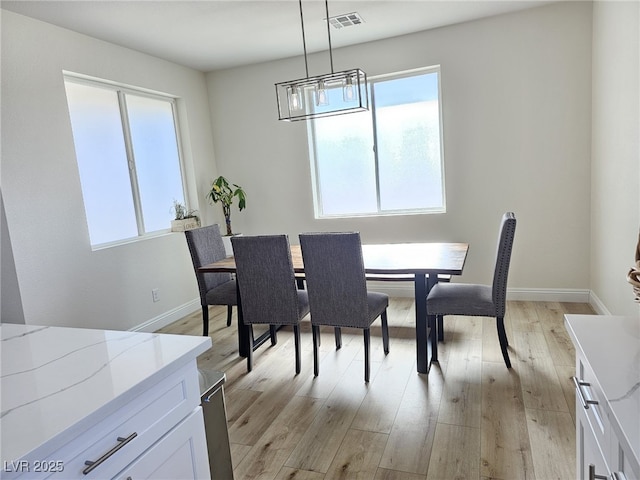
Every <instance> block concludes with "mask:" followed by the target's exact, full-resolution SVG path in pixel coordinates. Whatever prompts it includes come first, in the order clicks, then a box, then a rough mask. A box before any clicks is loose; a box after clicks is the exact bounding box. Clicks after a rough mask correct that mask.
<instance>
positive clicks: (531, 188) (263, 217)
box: [207, 2, 591, 300]
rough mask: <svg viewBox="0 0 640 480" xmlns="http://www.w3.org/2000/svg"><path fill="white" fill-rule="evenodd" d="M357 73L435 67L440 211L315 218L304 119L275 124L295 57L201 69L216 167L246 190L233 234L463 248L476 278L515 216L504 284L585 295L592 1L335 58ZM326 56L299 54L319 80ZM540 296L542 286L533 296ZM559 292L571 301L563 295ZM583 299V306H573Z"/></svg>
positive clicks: (482, 278) (470, 276)
mask: <svg viewBox="0 0 640 480" xmlns="http://www.w3.org/2000/svg"><path fill="white" fill-rule="evenodd" d="M334 63H335V67H336V68H335V69H336V70H341V69H346V68H352V67H360V68H362V69H363V70H364V71H366V72H367V74H369V75H376V74H382V73H388V72H393V71H400V70H406V69H412V68H417V67H422V66H428V65H434V64H440V65H441V66H442V77H441V79H442V80H441V81H442V96H443V108H444V111H443V117H444V152H445V168H446V189H447V209H448V211H447V213H446V214H444V215H413V216H394V217H384V218H359V219H340V220H335V219H334V220H316V219H314V215H313V204H312V197H311V180H310V172H309V168H310V167H309V158H308V150H307V136H306V125H305V124H304V122H297V123H291V124H289V123H284V122H278V121H277V120H276V119H277V112H276V103H275V92H274V86H273V84H274V83H275V82H279V81H285V80H290V79H294V78H298V77H301V76H303V75H304V63H303V60H302V59H301V58H293V59H287V60H283V61H277V62H269V63H265V64H260V65H253V66H249V67H244V68H235V69H229V70H225V71H218V72H213V73H210V74H208V76H207V83H208V87H209V92H210V105H211V111H212V122H213V132H214V145H215V149H216V158H217V162H218V167H219V170H220V172H221V173H222V174H224V175H226V176H228V177H229V178H230V179H231V180H233V181H234V182H236V183H238V184H240V185H242V186H243V187H245V190H246V191H247V194H248V199H247V205H248V206H247V209H246V210H245V211H243V212H241V213H238V212H237V211H235V212H234V213H233V222H234V225H235V226H234V230H235V231H240V232H244V233H249V234H253V233H275V232H282V233H287V234H288V235H289V236H290V239H291V241H292V243H297V234H298V233H299V232H302V231H313V230H320V231H331V230H359V231H360V232H361V234H362V237H363V241H365V242H402V241H409V242H411V241H421V240H426V241H428V240H445V241H468V242H469V243H470V244H471V249H470V254H469V257H468V263H467V265H466V267H465V273H464V279H465V280H466V281H470V282H488V281H490V276H491V274H492V264H493V261H494V258H493V255H494V251H495V244H496V236H497V228H498V223H499V220H500V216H501V214H502V213H503V212H505V211H507V210H513V211H514V212H515V213H516V216H517V218H518V227H517V232H516V240H515V245H514V253H513V263H512V268H511V272H510V285H509V286H510V288H511V289H516V290H517V289H520V290H521V291H526V292H529V293H530V294H531V293H535V292H537V291H538V290H537V289H542V290H543V291H558V290H562V291H569V293H571V292H572V291H579V292H587V291H588V288H589V253H590V242H589V235H590V212H589V209H590V182H589V178H590V156H591V145H590V143H591V141H590V130H591V4H590V3H582V2H569V3H563V4H555V5H551V6H545V7H541V8H536V9H532V10H527V11H522V12H518V13H513V14H508V15H503V16H498V17H492V18H487V19H483V20H479V21H474V22H469V23H464V24H460V25H455V26H450V27H445V28H441V29H436V30H432V31H427V32H421V33H417V34H412V35H407V36H404V37H398V38H394V39H390V40H384V41H378V42H373V43H369V44H364V45H360V46H355V47H348V48H344V49H340V50H336V51H335V52H334ZM328 69H329V64H328V60H327V57H326V55H325V56H317V55H314V56H313V57H312V58H311V59H310V73H311V74H312V75H313V74H317V73H324V72H326V71H328ZM545 289H546V290H545ZM569 296H571V295H569ZM583 299H584V300H586V297H583Z"/></svg>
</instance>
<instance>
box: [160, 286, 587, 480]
mask: <svg viewBox="0 0 640 480" xmlns="http://www.w3.org/2000/svg"><path fill="white" fill-rule="evenodd" d="M564 313H593V311H592V310H591V309H590V307H589V306H588V305H586V304H571V303H552V302H509V303H508V307H507V317H506V319H505V323H506V328H507V335H508V337H509V343H510V347H509V348H510V356H511V362H512V364H513V368H512V369H511V370H508V369H507V368H506V367H505V365H504V363H503V360H502V356H501V354H500V348H499V345H498V340H497V334H496V328H495V320H493V319H489V318H480V317H478V318H473V317H445V340H444V342H443V343H441V344H440V363H439V364H434V366H433V367H432V368H431V371H430V373H429V374H428V375H423V374H418V373H417V372H416V366H415V337H414V335H415V333H414V332H415V330H414V321H415V316H414V315H415V313H414V307H413V299H410V298H392V299H391V303H390V306H389V326H390V352H389V355H387V356H385V355H384V352H383V351H382V339H381V336H380V328H379V321H377V322H376V328H373V329H372V335H371V347H372V348H371V360H372V362H371V382H370V383H369V384H365V383H364V370H363V368H364V367H363V360H364V350H363V340H362V338H363V337H362V333H361V331H356V330H352V331H349V330H344V331H343V347H342V349H341V350H338V351H336V350H335V343H334V339H333V331H332V330H330V329H327V330H323V333H322V346H321V354H320V356H321V364H320V375H319V376H318V377H317V378H314V377H313V357H312V343H311V329H310V326H309V322H308V318H307V319H305V320H304V321H303V328H302V348H303V354H302V371H301V373H300V374H299V375H295V368H294V349H293V335H292V333H291V331H290V330H287V329H283V330H281V331H280V332H279V334H278V343H277V345H276V346H275V347H271V346H270V344H269V343H268V342H267V343H266V344H264V345H263V346H262V347H261V348H260V349H259V350H258V351H256V352H255V354H254V369H253V371H252V372H250V373H247V371H246V361H245V360H244V359H240V358H239V357H238V355H237V336H236V327H235V321H236V319H235V315H234V324H233V326H231V327H227V326H226V307H211V309H210V316H211V324H210V328H209V331H210V335H211V338H212V340H213V347H212V348H211V350H209V351H208V352H207V353H205V354H203V355H201V356H200V357H199V359H198V364H199V366H200V367H203V368H210V369H216V370H221V371H224V372H225V373H226V375H227V382H226V384H225V395H226V400H227V417H228V426H229V436H230V439H231V443H232V445H231V450H232V457H233V464H234V474H235V478H236V480H243V479H254V478H260V479H293V478H295V479H302V480H321V479H327V480H328V479H332V480H333V479H338V478H344V479H375V480H382V479H386V480H392V479H402V480H420V479H433V480H436V479H438V480H439V479H446V480H451V479H463V480H476V479H477V480H488V479H501V480H514V479H530V480H534V479H537V480H551V479H561V480H568V479H574V478H576V477H575V408H574V393H573V388H572V383H571V381H570V379H569V378H570V376H571V375H573V373H574V362H575V360H574V349H573V346H572V345H571V341H570V340H569V337H568V335H567V333H566V330H565V328H564V325H563V314H564ZM201 329H202V322H201V316H200V312H197V313H194V314H193V315H190V316H188V317H186V318H184V319H182V320H180V321H178V322H175V323H173V324H172V325H169V326H168V327H166V328H163V329H162V330H161V332H163V333H176V334H189V335H199V334H201ZM216 480H217V479H216Z"/></svg>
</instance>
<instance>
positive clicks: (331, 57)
mask: <svg viewBox="0 0 640 480" xmlns="http://www.w3.org/2000/svg"><path fill="white" fill-rule="evenodd" d="M301 1H302V0H301ZM324 10H325V13H326V14H327V38H328V39H329V63H330V64H331V73H333V53H332V49H331V28H330V26H329V0H324Z"/></svg>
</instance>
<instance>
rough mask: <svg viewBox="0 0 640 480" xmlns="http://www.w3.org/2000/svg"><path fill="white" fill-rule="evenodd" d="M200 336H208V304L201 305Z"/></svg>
mask: <svg viewBox="0 0 640 480" xmlns="http://www.w3.org/2000/svg"><path fill="white" fill-rule="evenodd" d="M202 336H203V337H208V336H209V305H202Z"/></svg>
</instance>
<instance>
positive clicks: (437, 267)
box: [198, 242, 469, 373]
mask: <svg viewBox="0 0 640 480" xmlns="http://www.w3.org/2000/svg"><path fill="white" fill-rule="evenodd" d="M290 248H291V260H292V263H293V268H294V271H295V273H296V274H297V275H298V276H299V277H300V278H302V275H303V274H304V263H303V260H302V251H301V249H300V245H291V247H290ZM468 251H469V244H468V243H448V242H427V243H381V244H363V245H362V257H363V261H364V268H365V273H367V274H378V275H380V277H377V278H380V279H384V276H385V275H389V278H390V279H392V278H394V276H397V275H406V276H408V277H410V276H413V282H414V297H415V314H416V321H415V328H416V363H417V370H418V372H419V373H428V372H429V369H430V367H431V364H432V363H433V362H437V361H438V334H437V322H436V317H435V315H428V313H427V301H426V299H427V295H428V293H429V291H430V290H431V288H433V286H434V285H435V284H436V283H438V276H439V275H461V274H462V271H463V269H464V264H465V261H466V258H467V253H468ZM330 261H331V259H330V258H327V262H330ZM198 271H199V272H201V273H214V272H217V273H221V272H227V273H235V271H236V264H235V259H234V258H233V257H227V258H224V259H222V260H219V261H217V262H214V263H210V264H208V265H204V266H202V267H200V268H199V269H198ZM249 335H250V332H249V329H248V328H247V327H246V325H244V323H243V321H242V304H241V299H240V298H239V299H238V349H239V353H240V355H241V356H243V357H246V356H247V354H248V348H250V347H249V345H250V342H249ZM267 338H268V335H267V334H265V335H264V336H263V338H262V339H261V340H260V341H256V342H255V345H256V346H258V345H259V344H260V343H262V342H264V341H265V340H266V339H267Z"/></svg>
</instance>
